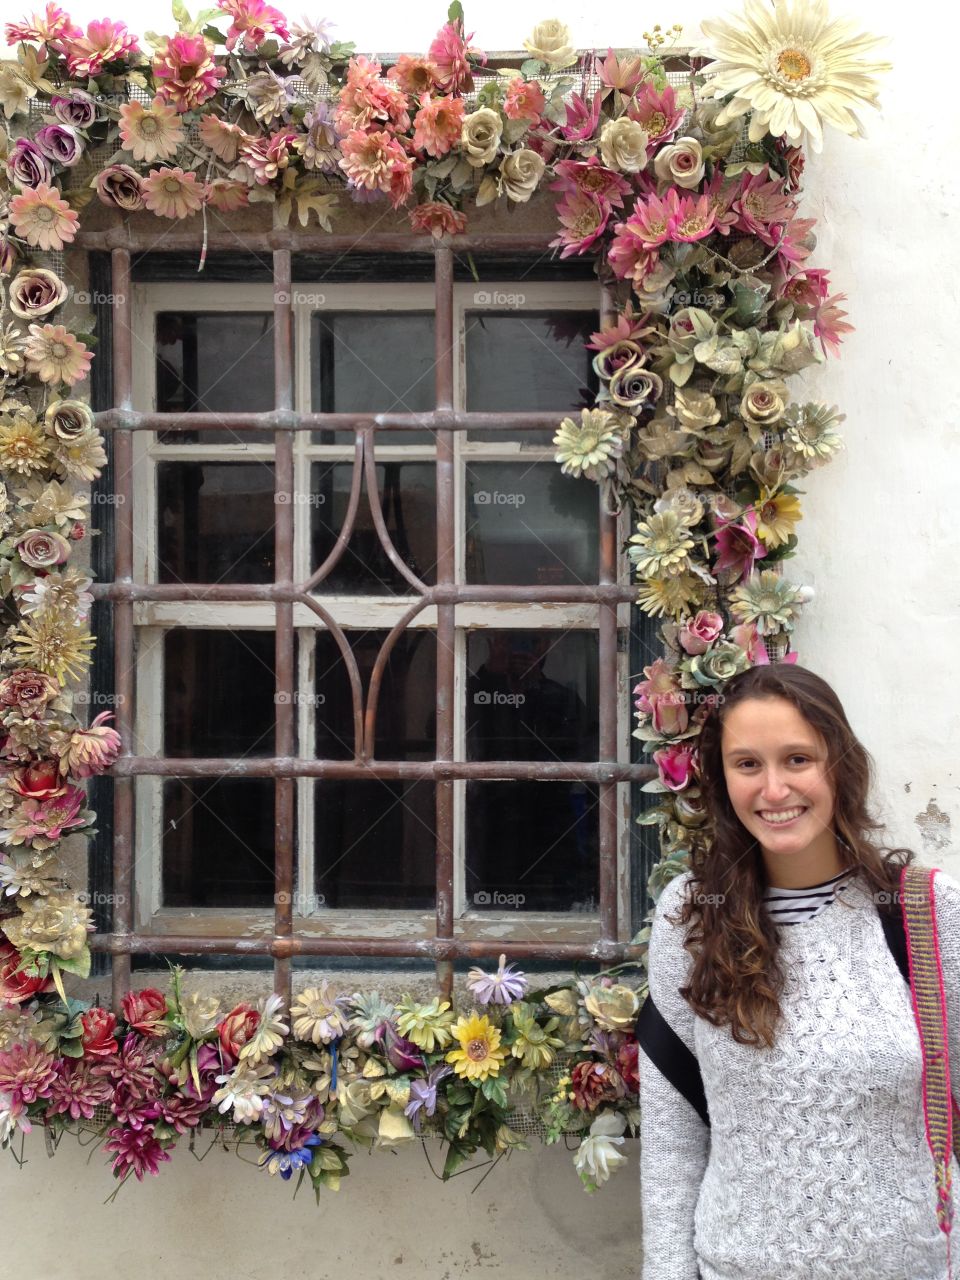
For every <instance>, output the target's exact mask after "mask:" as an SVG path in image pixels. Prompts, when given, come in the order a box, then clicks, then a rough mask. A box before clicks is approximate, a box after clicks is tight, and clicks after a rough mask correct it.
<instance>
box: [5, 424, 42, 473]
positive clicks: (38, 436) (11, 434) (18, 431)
mask: <svg viewBox="0 0 960 1280" xmlns="http://www.w3.org/2000/svg"><path fill="white" fill-rule="evenodd" d="M48 445H49V442H48V441H47V439H46V437H45V436H44V433H43V428H42V427H40V426H39V425H38V424H37V423H36V422H34V421H32V420H31V419H30V418H29V417H27V415H26V414H18V415H17V416H15V417H13V418H7V419H4V417H3V416H0V467H2V468H3V470H4V471H7V472H14V473H16V474H17V475H21V476H29V475H31V474H32V473H33V472H35V471H45V470H46V468H47V467H48V466H49V464H50V451H49V447H48Z"/></svg>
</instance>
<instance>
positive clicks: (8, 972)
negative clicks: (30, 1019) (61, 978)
mask: <svg viewBox="0 0 960 1280" xmlns="http://www.w3.org/2000/svg"><path fill="white" fill-rule="evenodd" d="M20 961H21V956H20V952H19V951H18V950H17V949H16V947H15V946H14V945H13V943H12V942H8V941H7V940H6V938H4V939H2V941H0V1005H4V1004H23V1002H24V1000H32V999H33V997H34V996H36V995H39V994H40V993H41V992H43V991H49V990H50V988H51V987H52V986H53V978H40V977H37V976H35V972H34V974H31V973H30V970H29V969H26V970H23V971H22V972H20V973H17V972H16V970H17V967H18V966H19V964H20Z"/></svg>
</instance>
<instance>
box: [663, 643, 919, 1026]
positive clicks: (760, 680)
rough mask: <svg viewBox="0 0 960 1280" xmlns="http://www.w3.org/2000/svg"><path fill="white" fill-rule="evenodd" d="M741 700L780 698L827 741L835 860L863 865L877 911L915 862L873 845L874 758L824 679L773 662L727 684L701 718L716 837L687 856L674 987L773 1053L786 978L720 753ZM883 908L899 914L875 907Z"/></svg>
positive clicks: (706, 788)
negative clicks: (687, 962)
mask: <svg viewBox="0 0 960 1280" xmlns="http://www.w3.org/2000/svg"><path fill="white" fill-rule="evenodd" d="M748 698H785V699H786V700H787V701H788V702H791V703H792V704H793V705H794V706H795V707H796V709H797V710H798V711H799V712H800V714H801V715H802V716H803V718H804V719H805V720H806V721H807V723H808V724H809V725H810V726H811V728H812V729H814V730H815V731H816V732H817V733H818V734H819V735H820V737H821V738H822V739H823V740H824V742H825V744H826V747H827V769H828V772H829V773H830V775H831V776H832V781H833V784H834V788H835V795H836V802H835V806H834V819H833V828H834V832H835V834H836V836H837V839H838V841H839V844H840V855H841V857H842V858H843V859H844V865H845V866H857V867H859V868H860V870H861V872H862V873H863V875H864V876H865V878H866V880H867V882H868V884H870V885H871V886H872V887H873V889H874V891H875V892H876V894H877V898H876V901H877V902H878V904H896V902H897V901H898V897H897V895H898V891H899V888H900V870H901V868H902V867H903V866H905V865H907V864H908V863H910V862H912V861H913V860H914V858H915V856H916V855H915V854H914V853H913V852H912V851H911V850H909V849H900V848H896V849H889V848H887V847H886V846H884V845H881V844H878V843H877V842H876V841H875V840H874V839H872V838H871V833H872V832H875V831H878V830H881V829H882V826H883V824H882V823H880V822H878V821H877V820H876V819H875V818H874V817H873V816H872V814H871V813H870V810H869V803H868V796H869V792H870V785H871V780H872V774H873V760H872V758H871V756H870V755H869V753H868V752H867V751H866V749H865V748H864V747H863V746H862V745H861V743H860V742H859V741H858V739H857V737H856V735H855V734H854V732H853V730H852V729H851V728H850V725H849V723H848V721H847V717H846V715H845V714H844V710H843V707H842V706H841V704H840V700H839V698H838V697H837V695H836V694H835V693H834V691H833V689H831V687H830V686H829V685H828V684H827V682H826V681H825V680H823V679H822V678H821V677H820V676H818V675H815V674H814V673H813V672H812V671H808V670H807V669H805V668H804V667H797V666H792V665H790V664H785V663H774V664H772V665H770V666H762V667H751V668H750V669H749V670H747V671H744V672H742V673H741V674H740V675H737V676H734V677H733V678H732V679H731V680H729V681H728V682H727V683H726V685H725V686H724V688H723V690H722V697H721V699H720V700H719V701H718V702H717V704H715V705H714V706H713V707H712V708H711V710H710V712H709V713H708V715H707V717H706V719H705V720H704V723H703V727H702V729H701V732H700V738H699V744H698V755H699V762H698V774H699V782H700V787H701V789H702V792H703V799H704V804H705V806H706V810H707V814H708V816H709V819H710V821H711V824H712V836H713V838H712V840H711V841H709V842H702V843H701V844H700V846H699V847H697V848H695V849H694V850H693V852H692V853H691V856H690V869H691V871H692V873H693V875H692V879H691V889H692V891H691V893H690V894H689V897H688V900H687V901H686V902H685V903H684V905H683V906H682V908H681V909H680V910H681V914H680V916H679V918H678V919H677V918H670V919H671V922H672V923H674V924H688V923H690V922H691V921H692V926H691V928H690V929H689V930H688V931H687V935H686V941H685V944H684V945H685V946H686V948H687V950H688V951H689V952H690V954H691V955H692V956H693V957H694V962H693V965H692V967H691V973H690V980H689V983H688V984H687V985H686V986H683V987H681V988H680V994H681V995H682V996H683V997H684V999H685V1000H686V1001H687V1003H688V1004H689V1005H690V1006H691V1008H693V1009H694V1010H695V1011H696V1012H697V1013H698V1014H700V1015H701V1016H702V1017H704V1018H706V1019H707V1020H708V1021H709V1022H712V1023H713V1024H714V1026H718V1027H722V1026H725V1025H727V1024H728V1023H729V1025H730V1028H731V1033H732V1035H733V1038H734V1039H735V1040H736V1041H737V1042H738V1043H740V1044H754V1045H759V1044H764V1045H766V1046H768V1047H770V1046H772V1045H773V1043H774V1032H775V1030H776V1026H777V1023H778V1021H779V1018H780V1012H781V1011H780V1000H779V997H780V995H781V993H782V991H783V978H784V975H783V972H782V970H781V968H780V966H779V963H778V959H777V952H778V946H777V942H778V935H777V926H776V925H775V924H774V923H773V921H772V919H771V917H770V913H769V911H768V909H767V907H766V904H765V903H764V900H763V891H764V889H765V887H766V883H767V881H766V872H765V868H764V863H763V856H762V854H761V851H760V846H759V844H758V842H757V841H756V840H755V839H754V837H753V836H752V835H750V833H749V832H748V831H747V829H746V827H744V826H743V824H742V823H741V822H740V819H739V818H738V817H737V816H736V814H735V812H734V810H733V806H732V804H731V803H730V797H729V795H728V793H727V786H726V781H725V778H724V773H723V758H722V753H721V743H722V734H723V724H724V720H725V718H726V717H727V715H729V713H730V711H731V710H732V709H733V708H734V707H736V706H738V705H739V704H740V703H742V702H744V701H746V700H747V699H748ZM837 901H838V903H840V901H841V899H837ZM884 909H886V910H890V909H898V908H896V907H895V906H894V907H892V908H891V907H889V906H884V905H878V910H884ZM668 918H669V917H668Z"/></svg>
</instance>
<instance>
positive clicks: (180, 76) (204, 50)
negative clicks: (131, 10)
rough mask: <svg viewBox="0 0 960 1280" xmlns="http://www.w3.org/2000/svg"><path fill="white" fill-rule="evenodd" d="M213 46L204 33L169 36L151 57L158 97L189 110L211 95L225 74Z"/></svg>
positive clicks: (181, 109) (179, 107)
mask: <svg viewBox="0 0 960 1280" xmlns="http://www.w3.org/2000/svg"><path fill="white" fill-rule="evenodd" d="M213 54H214V49H213V45H212V44H211V43H210V41H209V40H207V39H206V37H205V36H202V35H193V36H191V35H186V34H184V32H182V31H181V32H178V33H177V35H175V36H168V37H167V39H166V41H165V42H164V45H163V47H162V48H161V49H159V50H158V51H157V53H156V55H155V56H154V59H153V75H154V78H155V80H156V81H157V97H158V98H162V99H163V100H164V101H165V102H169V103H170V104H171V105H172V106H174V107H176V109H177V110H178V111H179V112H181V113H182V112H184V111H192V110H193V109H194V108H195V107H199V106H200V104H201V103H202V102H206V101H207V100H208V99H209V98H212V97H213V96H214V94H215V93H216V92H217V89H218V88H219V84H220V81H221V80H222V79H223V78H224V77H225V76H226V74H227V71H226V68H225V67H218V66H217V65H216V63H215V62H214V58H213Z"/></svg>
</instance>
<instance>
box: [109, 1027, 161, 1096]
mask: <svg viewBox="0 0 960 1280" xmlns="http://www.w3.org/2000/svg"><path fill="white" fill-rule="evenodd" d="M93 1074H94V1075H96V1076H102V1077H103V1078H104V1079H105V1080H109V1081H110V1083H111V1084H112V1085H113V1087H114V1089H115V1090H120V1089H125V1090H126V1091H127V1093H128V1094H131V1095H133V1096H134V1097H137V1098H140V1099H146V1100H149V1099H151V1098H153V1097H154V1096H155V1095H156V1092H157V1089H158V1087H159V1085H160V1084H161V1083H162V1077H161V1076H160V1075H159V1074H158V1071H157V1064H156V1053H155V1050H153V1049H151V1048H148V1042H146V1041H144V1040H143V1039H142V1038H141V1037H140V1036H139V1035H138V1034H137V1033H136V1032H135V1031H128V1032H127V1034H126V1035H125V1036H124V1038H123V1044H122V1045H121V1046H120V1048H119V1049H118V1050H117V1052H116V1053H115V1054H112V1055H111V1056H110V1057H109V1058H104V1059H103V1061H102V1062H100V1063H98V1064H97V1065H96V1066H95V1067H94V1068H93Z"/></svg>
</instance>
